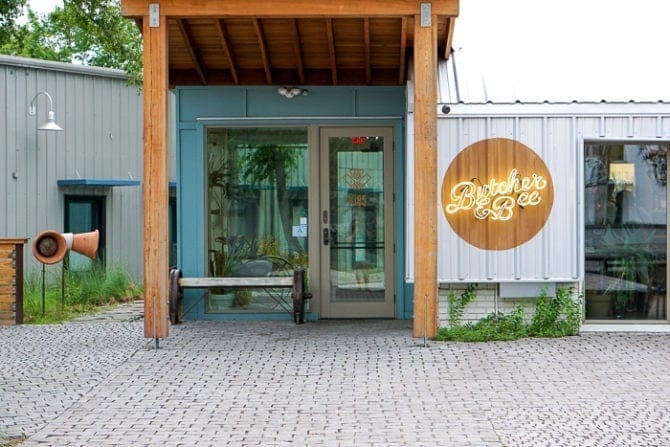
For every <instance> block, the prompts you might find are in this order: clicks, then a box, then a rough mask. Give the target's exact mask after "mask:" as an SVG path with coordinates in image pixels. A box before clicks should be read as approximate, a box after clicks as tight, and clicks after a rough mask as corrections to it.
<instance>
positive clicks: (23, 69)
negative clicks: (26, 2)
mask: <svg viewBox="0 0 670 447" xmlns="http://www.w3.org/2000/svg"><path fill="white" fill-rule="evenodd" d="M41 91H47V92H48V93H49V94H50V95H51V97H52V98H53V108H54V111H55V114H56V122H57V123H58V124H59V125H60V126H61V127H63V128H64V129H65V131H64V132H46V131H38V130H37V127H38V126H40V125H41V124H42V123H44V122H45V121H46V117H47V112H48V110H49V104H48V100H47V98H46V97H45V96H44V95H40V96H39V97H38V98H37V100H36V104H37V116H30V115H29V114H28V107H29V105H30V102H31V100H32V99H33V98H34V97H35V95H36V94H37V93H38V92H41ZM0 105H1V106H2V107H1V108H0V113H1V115H0V236H3V237H5V236H7V237H30V238H32V237H34V236H35V235H36V234H37V233H39V232H40V231H42V230H45V229H54V230H58V231H62V230H63V227H64V197H65V195H66V194H68V195H69V194H72V195H99V196H104V197H105V201H106V220H107V222H106V248H107V264H108V265H110V264H116V263H120V264H122V265H123V266H124V267H126V268H127V270H128V271H129V272H130V273H131V274H132V275H134V276H136V277H137V278H141V275H142V265H143V260H142V257H143V249H142V246H143V245H142V209H141V207H142V188H141V186H131V187H102V188H101V187H95V188H93V187H81V186H79V187H59V186H58V185H57V180H59V179H74V178H90V179H124V180H127V179H135V180H141V179H142V97H141V96H140V95H139V92H138V89H137V88H136V87H130V86H127V85H126V78H125V76H124V75H123V73H122V72H119V71H117V70H107V69H96V68H90V67H78V66H74V65H70V64H60V63H53V62H43V61H35V60H31V59H23V58H12V57H6V56H3V57H0ZM29 250H31V246H30V244H29V245H28V247H27V251H28V253H30V251H29ZM26 261H27V267H28V268H29V269H31V268H32V269H34V268H36V267H37V266H38V264H37V263H36V262H35V261H34V259H33V257H32V256H31V255H27V256H26Z"/></svg>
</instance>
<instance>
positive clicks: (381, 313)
mask: <svg viewBox="0 0 670 447" xmlns="http://www.w3.org/2000/svg"><path fill="white" fill-rule="evenodd" d="M392 135H393V133H392V129H391V128H342V129H333V128H322V129H321V131H320V152H321V153H320V157H321V176H320V177H321V204H322V206H321V235H320V236H321V260H322V261H321V266H322V268H321V284H322V288H321V291H322V295H323V296H322V301H321V304H322V312H323V317H325V318H391V317H393V316H394V315H395V312H394V290H393V271H394V262H393V178H392V172H393V164H392V149H393V137H392Z"/></svg>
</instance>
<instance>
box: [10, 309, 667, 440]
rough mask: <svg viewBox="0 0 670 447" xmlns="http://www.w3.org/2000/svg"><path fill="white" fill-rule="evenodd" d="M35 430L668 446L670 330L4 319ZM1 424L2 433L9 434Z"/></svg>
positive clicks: (22, 400) (37, 434) (18, 404)
mask: <svg viewBox="0 0 670 447" xmlns="http://www.w3.org/2000/svg"><path fill="white" fill-rule="evenodd" d="M0 359H1V360H2V363H1V364H0V402H2V405H0V434H1V435H0V436H4V437H5V439H9V438H16V437H22V436H23V437H26V438H27V439H26V440H25V441H24V442H23V443H21V444H20V445H22V446H41V445H50V446H51V445H53V446H111V445H121V446H142V445H147V446H191V445H212V446H226V445H230V446H289V445H290V446H405V445H406V446H494V447H502V446H505V447H513V446H580V447H581V446H608V447H611V446H621V447H634V446H640V447H642V446H644V447H650V446H659V447H660V446H670V387H669V385H670V367H669V366H670V363H669V362H670V361H669V360H668V359H670V335H668V334H607V333H605V334H602V333H599V334H585V335H582V336H579V337H569V338H563V339H529V340H520V341H515V342H496V343H485V344H465V343H437V342H430V343H429V346H428V347H427V348H425V347H423V340H420V339H413V338H412V336H411V324H410V323H409V322H405V321H379V320H373V321H320V322H315V323H307V324H304V325H294V324H293V323H291V322H256V321H253V322H250V321H246V322H241V321H236V322H188V323H186V324H183V325H179V326H175V327H173V328H171V334H170V337H169V338H167V339H165V340H162V341H161V343H160V349H158V350H156V349H154V344H153V343H152V342H150V341H148V340H146V339H144V338H143V337H142V323H141V321H135V322H99V321H98V322H89V323H86V322H84V323H81V324H68V325H59V326H21V327H3V328H0ZM1 439H2V437H0V440H1Z"/></svg>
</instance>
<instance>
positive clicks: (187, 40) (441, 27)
mask: <svg viewBox="0 0 670 447" xmlns="http://www.w3.org/2000/svg"><path fill="white" fill-rule="evenodd" d="M149 3H150V2H149V1H147V0H122V1H121V8H122V14H123V15H124V16H125V17H131V18H134V19H135V20H136V21H137V23H138V25H139V26H140V29H142V22H143V21H144V20H148V16H149ZM155 3H157V4H158V5H159V10H160V14H161V15H165V16H166V18H167V24H168V28H167V34H168V36H167V39H168V48H167V51H168V72H169V84H170V85H403V84H405V82H406V81H407V74H408V61H409V60H410V59H411V56H412V49H413V43H414V20H419V17H420V16H419V15H418V14H419V11H420V8H421V2H419V1H410V0H384V1H381V0H357V1H352V0H323V1H315V0H296V1H289V2H282V1H277V0H242V1H239V0H234V1H225V0H224V1H206V0H191V1H179V0H171V1H159V2H155ZM428 4H430V5H431V9H430V11H431V15H432V17H433V20H435V23H433V25H436V27H435V28H436V36H435V38H436V39H437V49H438V57H441V58H448V57H449V53H450V50H451V38H452V35H453V29H454V21H455V17H456V16H457V15H458V0H438V1H433V2H431V3H428Z"/></svg>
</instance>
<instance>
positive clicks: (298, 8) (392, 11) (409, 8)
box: [121, 0, 459, 18]
mask: <svg viewBox="0 0 670 447" xmlns="http://www.w3.org/2000/svg"><path fill="white" fill-rule="evenodd" d="M149 3H156V0H121V14H122V15H123V16H124V17H139V16H144V15H147V14H148V11H149ZM458 3H459V0H432V1H431V7H432V11H433V14H435V15H437V16H449V17H456V16H458ZM419 8H420V2H418V1H416V0H329V1H323V2H315V1H314V0H293V1H291V3H290V5H287V3H286V2H279V1H277V0H243V1H203V0H161V1H160V13H161V15H167V16H169V17H189V18H193V17H226V16H227V17H232V16H234V17H264V18H265V17H289V18H323V17H333V18H336V17H401V16H413V15H418V14H419Z"/></svg>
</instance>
